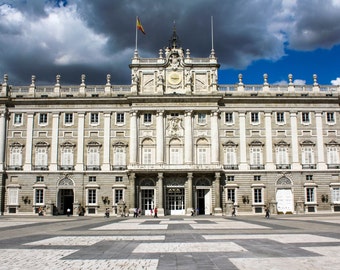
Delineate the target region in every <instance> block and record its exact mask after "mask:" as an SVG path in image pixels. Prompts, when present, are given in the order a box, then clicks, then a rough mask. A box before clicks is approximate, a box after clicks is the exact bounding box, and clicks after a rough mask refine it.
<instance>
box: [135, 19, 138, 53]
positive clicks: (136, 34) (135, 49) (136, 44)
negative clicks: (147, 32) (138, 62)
mask: <svg viewBox="0 0 340 270" xmlns="http://www.w3.org/2000/svg"><path fill="white" fill-rule="evenodd" d="M137 20H138V16H136V22H135V24H136V25H135V29H136V48H135V51H136V52H137V37H138V29H137Z"/></svg>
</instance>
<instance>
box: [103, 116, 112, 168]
mask: <svg viewBox="0 0 340 270" xmlns="http://www.w3.org/2000/svg"><path fill="white" fill-rule="evenodd" d="M110 123H111V113H104V147H103V167H102V170H103V171H109V170H110V141H111V125H110Z"/></svg>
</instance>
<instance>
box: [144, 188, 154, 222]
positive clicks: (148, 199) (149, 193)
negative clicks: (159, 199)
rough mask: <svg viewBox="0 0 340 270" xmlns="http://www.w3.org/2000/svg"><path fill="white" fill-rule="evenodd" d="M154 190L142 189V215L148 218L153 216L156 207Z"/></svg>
mask: <svg viewBox="0 0 340 270" xmlns="http://www.w3.org/2000/svg"><path fill="white" fill-rule="evenodd" d="M154 193H155V191H154V189H142V214H143V215H146V216H151V215H152V210H153V209H154V208H155V205H154Z"/></svg>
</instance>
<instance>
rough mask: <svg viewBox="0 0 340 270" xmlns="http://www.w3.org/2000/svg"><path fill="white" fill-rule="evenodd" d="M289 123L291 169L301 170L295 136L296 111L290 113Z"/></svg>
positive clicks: (296, 137)
mask: <svg viewBox="0 0 340 270" xmlns="http://www.w3.org/2000/svg"><path fill="white" fill-rule="evenodd" d="M290 125H291V128H292V131H291V132H292V135H291V138H292V149H293V150H292V169H293V170H301V167H302V166H301V164H300V162H299V144H298V136H297V133H298V131H297V113H296V112H291V113H290Z"/></svg>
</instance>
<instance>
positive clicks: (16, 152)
mask: <svg viewBox="0 0 340 270" xmlns="http://www.w3.org/2000/svg"><path fill="white" fill-rule="evenodd" d="M22 150H23V145H21V144H20V143H13V144H11V145H10V157H9V167H8V169H9V170H22Z"/></svg>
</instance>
